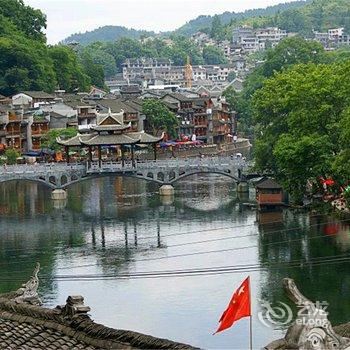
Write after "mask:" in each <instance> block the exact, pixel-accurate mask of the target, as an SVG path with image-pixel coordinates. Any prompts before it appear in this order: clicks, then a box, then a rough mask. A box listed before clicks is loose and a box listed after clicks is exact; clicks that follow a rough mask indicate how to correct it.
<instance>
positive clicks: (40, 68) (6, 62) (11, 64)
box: [0, 15, 56, 95]
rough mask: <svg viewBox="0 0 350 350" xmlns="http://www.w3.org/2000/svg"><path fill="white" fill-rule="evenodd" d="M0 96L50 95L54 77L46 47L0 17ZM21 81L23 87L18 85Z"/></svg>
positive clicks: (54, 82) (54, 81) (53, 86)
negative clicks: (21, 92) (21, 93)
mask: <svg viewBox="0 0 350 350" xmlns="http://www.w3.org/2000/svg"><path fill="white" fill-rule="evenodd" d="M0 77H1V78H0V93H1V94H4V95H11V94H14V93H16V92H18V91H19V90H23V89H24V88H27V89H31V90H46V91H53V90H54V88H55V85H56V77H55V74H54V71H53V65H52V60H51V59H50V58H49V57H48V54H47V47H46V45H45V44H44V43H43V42H41V41H38V40H33V39H30V38H28V37H26V36H25V35H24V34H23V33H22V32H21V31H20V30H19V29H18V28H17V27H16V26H15V25H14V24H13V23H12V22H11V21H10V20H8V19H7V18H5V17H4V16H2V15H0ZM21 79H23V87H21V86H20V85H21V84H20V82H21Z"/></svg>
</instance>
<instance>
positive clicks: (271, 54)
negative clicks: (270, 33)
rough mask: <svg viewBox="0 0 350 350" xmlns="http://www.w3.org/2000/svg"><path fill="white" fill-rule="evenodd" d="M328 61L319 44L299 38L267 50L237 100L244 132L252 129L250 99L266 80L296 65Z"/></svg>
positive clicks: (284, 41) (290, 39) (285, 40)
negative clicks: (262, 60)
mask: <svg viewBox="0 0 350 350" xmlns="http://www.w3.org/2000/svg"><path fill="white" fill-rule="evenodd" d="M328 61H329V59H328V57H327V54H326V53H325V51H324V49H323V47H322V45H321V44H319V43H317V42H313V41H307V40H305V39H302V38H300V37H292V38H286V39H284V40H282V42H280V43H279V44H278V45H277V46H276V47H275V48H273V49H271V50H268V51H267V52H266V54H265V55H264V62H263V63H262V64H261V65H259V66H258V67H257V68H256V69H255V70H254V71H253V72H252V73H251V74H250V75H249V76H248V77H247V79H246V81H245V82H244V87H243V91H242V92H241V93H240V94H239V97H238V98H237V100H238V102H237V106H238V107H237V108H236V111H237V112H238V115H239V117H240V120H241V123H242V124H243V125H244V128H245V130H248V131H249V130H251V128H252V122H253V116H252V97H253V95H254V93H255V92H256V91H258V90H259V89H261V88H262V86H263V84H264V81H265V80H266V79H268V78H270V77H272V76H274V75H275V74H277V73H278V72H280V71H282V70H284V69H288V68H289V67H291V66H293V65H296V64H300V63H326V62H328Z"/></svg>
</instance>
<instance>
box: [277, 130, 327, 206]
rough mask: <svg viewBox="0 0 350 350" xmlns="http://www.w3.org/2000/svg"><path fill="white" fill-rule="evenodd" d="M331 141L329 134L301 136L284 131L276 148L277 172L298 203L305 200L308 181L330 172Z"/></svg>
mask: <svg viewBox="0 0 350 350" xmlns="http://www.w3.org/2000/svg"><path fill="white" fill-rule="evenodd" d="M330 150H331V144H330V142H329V138H328V137H327V136H325V135H324V136H320V135H318V134H312V135H309V136H307V135H304V136H301V137H297V136H293V135H290V134H282V135H281V136H280V137H279V139H278V141H277V143H276V146H275V147H274V150H273V155H274V157H275V161H276V165H277V174H276V175H277V176H278V179H279V180H280V181H281V183H282V184H283V187H284V188H285V189H286V190H287V191H288V192H289V193H290V195H291V196H292V198H293V199H294V201H295V202H296V203H298V204H299V203H301V202H302V200H303V197H304V194H305V189H306V184H307V181H308V180H310V179H314V180H316V179H317V178H318V177H319V176H326V175H327V173H329V169H330V160H331V152H330Z"/></svg>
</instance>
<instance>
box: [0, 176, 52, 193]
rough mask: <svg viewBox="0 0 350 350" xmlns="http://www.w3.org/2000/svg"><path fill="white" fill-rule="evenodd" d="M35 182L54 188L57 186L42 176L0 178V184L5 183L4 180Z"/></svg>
mask: <svg viewBox="0 0 350 350" xmlns="http://www.w3.org/2000/svg"><path fill="white" fill-rule="evenodd" d="M16 181H18V182H22V181H23V182H36V183H39V184H42V185H45V186H46V187H48V188H50V189H53V190H54V189H56V188H57V186H55V185H53V184H52V183H50V182H47V181H46V179H45V178H43V177H42V176H40V177H38V178H32V177H28V178H26V177H21V178H19V179H0V184H2V183H5V182H16Z"/></svg>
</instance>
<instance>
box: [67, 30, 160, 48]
mask: <svg viewBox="0 0 350 350" xmlns="http://www.w3.org/2000/svg"><path fill="white" fill-rule="evenodd" d="M153 35H155V33H154V32H148V31H145V30H136V29H129V28H125V27H121V26H104V27H100V28H97V29H95V30H92V31H87V32H85V33H77V34H72V35H70V36H69V37H68V38H66V39H65V40H63V43H70V42H74V41H76V42H78V43H80V44H81V45H88V44H91V43H93V42H95V41H102V42H107V41H115V40H118V39H120V38H130V39H139V38H140V37H142V36H153Z"/></svg>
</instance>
